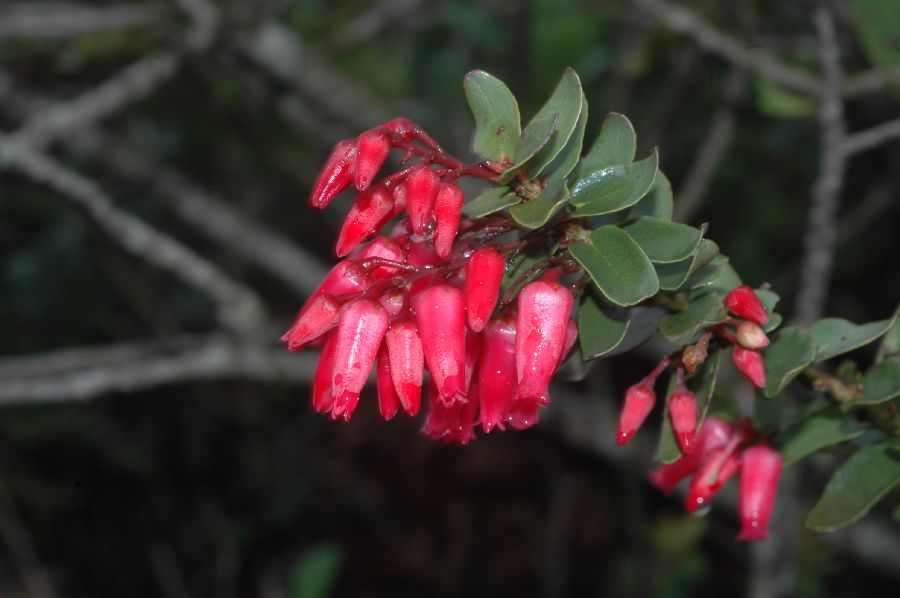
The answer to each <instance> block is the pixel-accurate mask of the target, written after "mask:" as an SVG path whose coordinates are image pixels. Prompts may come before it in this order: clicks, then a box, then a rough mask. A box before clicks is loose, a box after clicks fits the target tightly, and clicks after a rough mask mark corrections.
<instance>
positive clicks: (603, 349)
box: [578, 292, 631, 359]
mask: <svg viewBox="0 0 900 598" xmlns="http://www.w3.org/2000/svg"><path fill="white" fill-rule="evenodd" d="M609 311H610V312H613V310H609ZM630 324H631V322H630V321H629V320H628V318H627V317H626V314H625V313H622V312H621V311H619V313H614V312H613V313H609V314H608V313H607V310H604V309H603V305H602V303H601V301H600V300H599V299H598V298H596V297H594V295H593V293H590V292H585V293H583V294H582V296H581V305H580V307H579V309H578V337H579V339H580V340H581V354H582V355H583V356H584V357H585V358H586V359H594V358H596V357H600V356H601V355H605V354H606V353H609V352H610V351H612V350H613V349H615V348H616V347H617V346H619V343H621V342H622V341H623V340H624V339H625V333H626V332H627V331H628V326H629V325H630Z"/></svg>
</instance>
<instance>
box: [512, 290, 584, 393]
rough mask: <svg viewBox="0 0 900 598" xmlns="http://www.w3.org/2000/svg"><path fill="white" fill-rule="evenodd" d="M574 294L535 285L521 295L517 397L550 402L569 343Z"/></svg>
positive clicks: (518, 306) (517, 337) (517, 319)
mask: <svg viewBox="0 0 900 598" xmlns="http://www.w3.org/2000/svg"><path fill="white" fill-rule="evenodd" d="M572 303H573V300H572V294H571V293H570V292H569V289H567V288H566V287H563V286H561V285H560V284H558V283H556V282H545V281H542V280H539V281H535V282H532V283H530V284H528V285H526V286H525V288H523V289H522V291H521V292H520V293H519V298H518V301H517V308H518V315H517V318H516V383H517V384H518V388H517V390H516V396H517V397H519V398H523V399H536V400H537V401H538V402H539V403H541V404H546V403H547V401H549V400H550V395H549V393H548V392H547V387H548V385H549V384H550V378H551V377H552V376H553V372H554V371H555V370H556V364H557V363H559V357H560V355H561V354H562V351H563V347H564V346H565V344H566V329H567V328H568V323H569V314H570V313H571V311H572Z"/></svg>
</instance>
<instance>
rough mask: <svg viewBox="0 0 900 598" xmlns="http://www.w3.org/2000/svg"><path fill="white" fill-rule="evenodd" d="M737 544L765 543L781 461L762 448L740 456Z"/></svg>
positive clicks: (749, 450)
mask: <svg viewBox="0 0 900 598" xmlns="http://www.w3.org/2000/svg"><path fill="white" fill-rule="evenodd" d="M741 461H742V464H741V482H740V493H739V507H738V511H739V513H740V517H741V533H740V535H738V540H765V539H766V538H768V537H769V519H770V518H771V516H772V508H773V506H774V505H775V494H776V491H777V489H778V478H779V477H781V466H782V459H781V455H780V454H779V453H778V451H775V450H773V449H771V448H769V447H767V446H764V445H756V446H751V447H750V448H748V449H745V450H744V452H743V453H742V455H741Z"/></svg>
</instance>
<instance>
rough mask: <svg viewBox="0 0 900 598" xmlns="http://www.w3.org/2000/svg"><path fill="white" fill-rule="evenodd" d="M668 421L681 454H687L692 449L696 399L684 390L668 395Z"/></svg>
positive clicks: (695, 421)
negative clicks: (670, 423)
mask: <svg viewBox="0 0 900 598" xmlns="http://www.w3.org/2000/svg"><path fill="white" fill-rule="evenodd" d="M669 419H670V420H671V421H672V432H673V433H674V434H675V440H677V441H678V446H679V447H680V448H681V452H682V453H684V454H689V453H690V452H691V451H692V450H693V448H694V431H695V430H696V428H697V397H696V396H695V395H694V393H692V392H691V391H689V390H687V389H686V388H684V389H681V390H676V391H675V392H673V393H672V394H671V395H669Z"/></svg>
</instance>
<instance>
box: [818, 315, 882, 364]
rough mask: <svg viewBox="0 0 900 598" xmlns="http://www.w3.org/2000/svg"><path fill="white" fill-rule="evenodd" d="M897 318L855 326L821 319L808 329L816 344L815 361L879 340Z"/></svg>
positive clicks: (835, 319)
mask: <svg viewBox="0 0 900 598" xmlns="http://www.w3.org/2000/svg"><path fill="white" fill-rule="evenodd" d="M896 318H897V314H894V316H893V317H892V318H889V319H887V320H880V321H878V322H869V323H868V324H860V325H856V324H854V323H853V322H848V321H847V320H843V319H841V318H823V319H821V320H819V321H818V322H816V323H814V324H813V325H812V326H810V327H809V333H810V335H812V338H813V342H815V343H816V361H825V360H826V359H831V358H832V357H836V356H838V355H841V354H842V353H847V352H849V351H852V350H854V349H858V348H859V347H862V346H865V345H868V344H869V343H871V342H873V341H875V340H877V339H879V338H881V337H882V336H883V335H884V333H886V332H887V331H888V330H890V328H891V325H892V324H893V323H894V320H895V319H896Z"/></svg>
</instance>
